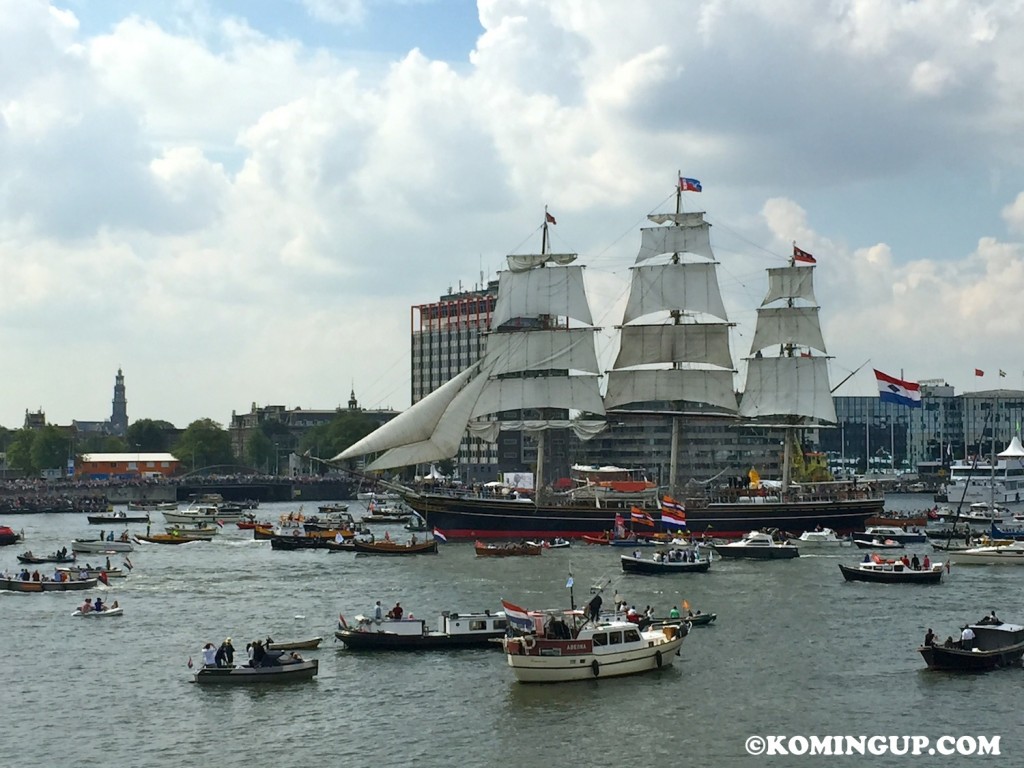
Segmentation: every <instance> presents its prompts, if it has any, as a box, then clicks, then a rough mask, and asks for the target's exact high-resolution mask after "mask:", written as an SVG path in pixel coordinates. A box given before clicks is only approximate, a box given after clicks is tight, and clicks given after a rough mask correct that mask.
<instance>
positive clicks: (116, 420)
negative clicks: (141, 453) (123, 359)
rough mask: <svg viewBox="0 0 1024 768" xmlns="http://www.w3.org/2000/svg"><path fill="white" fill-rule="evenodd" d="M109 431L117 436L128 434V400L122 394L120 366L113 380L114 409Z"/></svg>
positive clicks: (122, 385)
mask: <svg viewBox="0 0 1024 768" xmlns="http://www.w3.org/2000/svg"><path fill="white" fill-rule="evenodd" d="M110 431H111V433H112V434H115V435H117V436H118V437H124V436H125V435H127V434H128V401H127V400H126V399H125V396H124V374H123V373H121V369H120V368H118V369H117V378H116V379H115V380H114V410H113V412H112V413H111V414H110Z"/></svg>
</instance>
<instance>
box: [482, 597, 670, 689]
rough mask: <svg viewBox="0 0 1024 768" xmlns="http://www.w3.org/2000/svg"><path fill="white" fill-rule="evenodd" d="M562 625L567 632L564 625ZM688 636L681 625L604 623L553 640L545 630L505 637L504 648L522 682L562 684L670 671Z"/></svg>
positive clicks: (625, 622) (612, 621) (608, 621)
mask: <svg viewBox="0 0 1024 768" xmlns="http://www.w3.org/2000/svg"><path fill="white" fill-rule="evenodd" d="M507 608H508V606H506V611H507ZM561 624H562V626H566V627H567V625H566V624H565V622H564V621H563V622H562V623H561ZM688 631H689V629H688V627H687V626H686V625H685V624H684V623H683V621H682V620H680V621H679V623H678V624H667V625H665V626H661V627H658V628H657V629H649V630H641V629H640V627H638V626H637V625H636V624H634V623H633V622H630V621H622V620H619V619H610V620H608V619H604V618H602V619H599V620H598V622H596V623H595V622H591V621H588V622H586V623H585V624H583V625H582V626H581V627H579V628H578V629H577V630H575V631H571V630H567V631H565V632H563V633H561V634H555V635H549V634H548V632H546V631H543V630H542V631H540V632H531V633H528V634H524V635H519V636H516V637H505V638H502V641H501V643H502V647H503V648H504V650H505V659H506V661H507V662H508V665H509V666H510V667H512V673H513V674H514V675H515V677H516V680H518V681H519V682H521V683H563V682H570V681H574V680H593V679H594V678H595V677H620V676H622V675H635V674H639V673H641V672H648V671H651V670H655V669H660V668H662V667H667V666H671V664H672V662H673V661H674V660H675V657H676V656H677V655H678V654H679V648H680V646H681V645H682V644H683V638H684V637H686V634H687V632H688Z"/></svg>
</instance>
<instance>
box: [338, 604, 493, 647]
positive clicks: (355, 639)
mask: <svg viewBox="0 0 1024 768" xmlns="http://www.w3.org/2000/svg"><path fill="white" fill-rule="evenodd" d="M355 621H356V624H355V626H352V625H350V624H349V623H348V622H347V621H346V620H345V617H344V616H341V615H339V616H338V631H337V632H335V633H334V636H335V637H336V638H337V639H338V640H341V641H342V642H343V643H344V644H345V647H346V648H348V649H349V650H353V651H363V650H365V651H436V650H451V649H455V648H496V647H498V646H497V643H496V642H492V641H495V640H498V639H499V638H501V637H503V636H504V635H505V633H506V632H507V629H508V622H507V620H506V617H505V614H504V613H503V612H502V611H485V612H483V613H456V612H455V611H442V612H441V615H440V616H439V617H438V620H437V628H436V629H434V628H431V627H430V626H429V625H428V624H427V622H426V621H425V620H424V619H414V618H411V617H410V618H402V619H382V620H381V621H375V620H374V619H371V618H368V617H366V616H356V617H355Z"/></svg>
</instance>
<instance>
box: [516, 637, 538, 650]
mask: <svg viewBox="0 0 1024 768" xmlns="http://www.w3.org/2000/svg"><path fill="white" fill-rule="evenodd" d="M520 642H521V643H522V644H523V648H524V649H525V650H527V651H532V650H533V649H534V647H535V646H536V645H537V639H536V638H535V637H533V636H532V635H527V636H526V637H524V638H522V640H521V641H520Z"/></svg>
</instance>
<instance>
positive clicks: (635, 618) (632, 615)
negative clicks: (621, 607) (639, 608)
mask: <svg viewBox="0 0 1024 768" xmlns="http://www.w3.org/2000/svg"><path fill="white" fill-rule="evenodd" d="M626 621H631V622H633V623H634V624H639V623H640V614H639V613H637V612H636V606H635V605H631V606H629V610H628V611H626Z"/></svg>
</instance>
